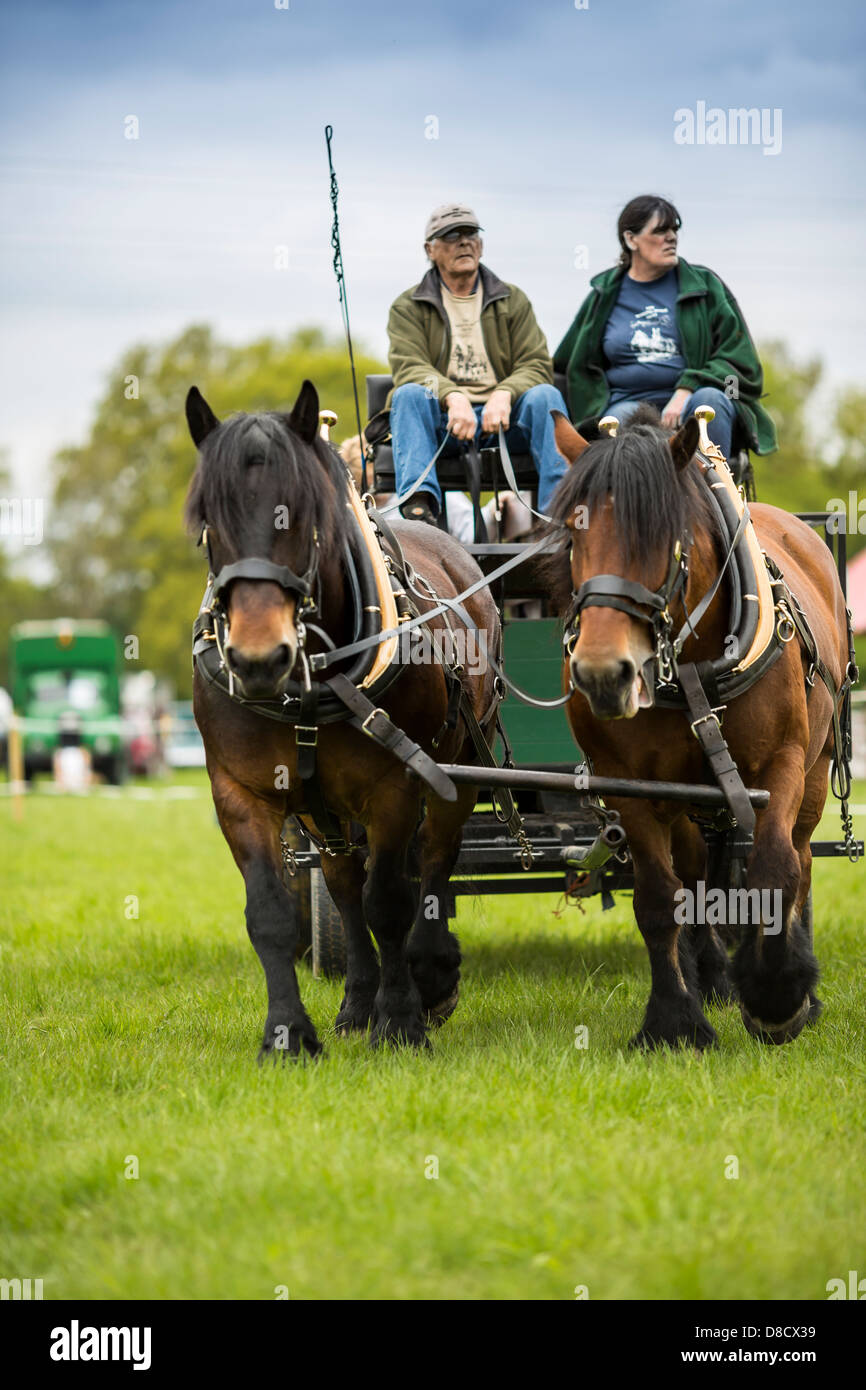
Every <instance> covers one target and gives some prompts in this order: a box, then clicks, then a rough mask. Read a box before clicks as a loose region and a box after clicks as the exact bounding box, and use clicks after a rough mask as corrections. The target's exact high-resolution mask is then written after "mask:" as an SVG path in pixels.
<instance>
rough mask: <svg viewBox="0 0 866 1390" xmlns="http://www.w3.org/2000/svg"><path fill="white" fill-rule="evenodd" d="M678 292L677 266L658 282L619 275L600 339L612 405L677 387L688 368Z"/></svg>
mask: <svg viewBox="0 0 866 1390" xmlns="http://www.w3.org/2000/svg"><path fill="white" fill-rule="evenodd" d="M678 290H679V282H678V278H677V272H676V269H675V268H672V269H671V270H669V271H667V272H666V273H665V274H664V275H662V276H661V277H660V278H659V279H658V280H649V281H642V280H632V278H631V276H630V275H624V276H623V277H622V285H621V287H620V292H619V298H618V299H617V301H616V304H615V305H614V307H613V309H612V310H611V313H610V318H609V319H608V321H607V326H606V328H605V330H604V338H603V340H602V347H603V349H604V355H605V358H606V361H607V366H606V370H605V375H606V377H607V384H608V386H609V387H610V393H611V395H610V404H611V405H613V404H614V403H615V402H616V401H624V400H632V401H633V400H646V399H648V398H649V397H652V396H658V395H659V394H662V393H667V394H668V395H671V394H672V393H673V391H674V390H675V389H676V384H677V381H678V380H679V378H680V376H681V374H682V373H683V372H684V371H685V366H686V363H685V358H684V357H683V355H682V351H681V346H680V339H679V334H678V332H677V315H676V304H677V293H678Z"/></svg>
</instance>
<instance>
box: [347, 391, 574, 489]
mask: <svg viewBox="0 0 866 1390" xmlns="http://www.w3.org/2000/svg"><path fill="white" fill-rule="evenodd" d="M393 384H394V382H393V379H392V378H391V377H390V376H388V375H386V374H384V373H381V374H377V375H375V376H368V377H367V419H368V420H372V418H373V416H374V415H377V414H378V412H379V411H380V410H384V409H385V401H386V400H387V397H388V392H389V391H390V390H391V387H392V386H393ZM554 385H555V386H557V387H558V389H559V390H560V391H561V392H562V395H563V398H564V397H565V377H564V376H560V375H559V373H557V374H556V376H555V377H554ZM372 452H373V490H374V492H396V490H397V485H396V482H395V478H394V454H393V451H392V449H391V444H390V440H389V442H388V443H382V444H377V445H375V446H374V448H373V451H372ZM478 452H479V455H480V458H481V490H482V492H491V491H492V490H493V488H494V487H496V488H498V489H499V490H500V491H502V490H503V489H504V488H507V486H508V484H507V483H506V481H505V475H504V473H503V472H502V464H501V462H500V459H499V449H498V448H495V447H491V448H486V449H479V451H478ZM509 453H510V455H511V462H512V465H513V467H514V476H515V478H516V479H517V483H518V486H519V487H520V488H521V490H524V491H526V492H535V491H536V489H537V487H538V473H537V471H536V468H535V464H534V463H533V461H532V455H531V454H529V453H518V452H517V451H516V450H509ZM436 476H437V477H438V479H439V486H440V488H441V489H442V491H443V492H465V491H466V489H467V487H468V483H467V479H466V468H465V465H464V462H463V456H462V453H459V454H453V455H451V456H450V457H443V458H440V459H439V461H438V463H437V464H436Z"/></svg>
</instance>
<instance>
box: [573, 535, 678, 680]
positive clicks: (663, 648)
mask: <svg viewBox="0 0 866 1390" xmlns="http://www.w3.org/2000/svg"><path fill="white" fill-rule="evenodd" d="M688 577H689V562H688V555H687V553H686V551H685V550H684V549H683V545H682V542H681V541H677V542H676V544H675V545H674V548H673V553H672V555H671V560H670V564H669V566H668V573H667V578H666V579H665V582H664V583H663V584H662V586H661V588H660V589H647V588H646V587H645V585H643V584H639V583H637V581H636V580H634V579H624V578H623V577H622V576H621V575H619V574H595V575H593V576H592V578H591V579H587V580H585V581H584V583H583V584H581V586H580V588H579V589H578V590H577V591H576V592H574V591H573V592H572V596H571V606H570V608H569V613H568V618H567V621H566V625H565V634H564V637H563V642H564V645H565V648H566V650H567V651H568V653H569V654H571V652H572V650H573V648H574V645H575V643H576V642H577V639H578V637H579V635H580V615H581V613H582V611H583V609H584V608H616V609H618V610H619V611H620V612H621V613H627V614H628V615H629V617H630V618H637V619H638V621H640V622H642V623H649V625H650V627H651V628H652V633H653V640H654V642H655V661H656V666H657V671H658V680H659V683H660V684H662V685H670V684H671V683H672V682H673V681H674V680H675V679H676V645H675V643H674V641H673V637H672V633H673V618H672V616H671V611H670V610H671V604H672V603H673V601H674V600H675V599H676V598H677V596H678V595H680V596H682V598H683V599H684V598H685V591H686V585H687V583H688ZM638 603H642V604H644V605H645V606H646V607H648V608H649V609H651V612H649V613H644V612H643V611H642V610H641V609H640V608H636V607H635V604H638Z"/></svg>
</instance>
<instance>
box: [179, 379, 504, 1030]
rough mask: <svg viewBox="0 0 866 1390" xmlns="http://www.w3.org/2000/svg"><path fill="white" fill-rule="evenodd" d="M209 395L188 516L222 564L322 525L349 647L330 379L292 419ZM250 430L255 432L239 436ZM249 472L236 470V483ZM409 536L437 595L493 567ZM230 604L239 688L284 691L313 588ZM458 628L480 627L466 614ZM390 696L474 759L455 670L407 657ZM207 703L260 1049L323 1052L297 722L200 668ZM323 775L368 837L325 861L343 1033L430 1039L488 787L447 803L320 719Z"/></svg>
mask: <svg viewBox="0 0 866 1390" xmlns="http://www.w3.org/2000/svg"><path fill="white" fill-rule="evenodd" d="M196 398H197V399H196ZM196 398H192V397H191V402H190V403H188V411H187V413H188V416H189V418H190V428H191V432H192V435H193V439H194V440H195V442H196V444H198V445H200V446H201V451H202V452H201V458H200V462H199V467H198V470H197V473H196V476H195V478H194V479H193V483H192V486H191V489H190V497H189V500H188V507H187V513H188V520H189V522H190V524H191V526H192V527H194V528H197V527H199V526H200V525H202V524H207V526H208V529H209V540H210V545H211V547H212V553H213V554H214V556H215V557H216V559H215V561H214V569H216V568H217V566H218V565H219V564H225V563H228V562H231V561H234V560H235V559H237V558H242V557H245V556H247V555H251V554H252V555H260V556H263V557H265V558H267V559H270V560H273V561H276V562H277V563H279V564H281V565H287V566H290V567H291V566H294V567H295V569H296V570H298V571H300V570H301V569H302V568H303V562H304V560H305V558H306V556H307V555H308V554H309V548H310V544H311V532H312V525H313V523H314V522H316V524H317V525H318V531H319V580H320V585H319V587H320V592H321V611H320V614H319V615H318V616H317V622H318V623H319V625H320V626H321V627H322V628H323V630H324V631H325V632H327V633H328V635H329V636H330V638H331V639H332V641H333V642H334V643H335V644H336V645H337V646H340V645H342V644H344V643H346V642H349V641H350V640H351V637H352V633H351V630H350V617H351V614H350V613H349V612H348V611H347V601H346V587H345V577H344V571H343V568H342V560H341V550H340V545H339V533H340V525H341V518H342V517H343V516H344V515H345V510H346V500H345V483H344V482H343V478H342V476H341V465H339V464H338V463H336V461H335V456H334V454H333V451H332V450H331V449H330V448H329V447H328V446H327V445H325V444H324V443H323V442H322V441H320V440H319V439H318V438H317V428H318V398H317V397H316V394H315V391H314V389H313V388H312V386H310V384H309V383H305V385H304V389H303V390H302V393H301V396H300V397H299V399H298V402H297V404H296V406H295V409H294V411H293V412H292V415H291V416H279V415H274V416H260V417H248V416H237V417H233V418H232V419H231V420H229V421H227V422H226V423H225V424H224V425H222V426H220V424H219V422H218V421H217V420H216V418H215V417H213V416H212V414H211V412H210V411H209V409H208V407H207V406H206V405H205V403H204V402H203V400H202V398H201V397H198V394H197V393H196ZM257 429H258V431H259V432H261V431H264V432H265V436H266V438H267V441H268V443H267V448H266V451H265V457H264V458H263V457H262V455H261V451H260V450H259V453H258V454H257V453H256V451H255V449H254V448H253V447H252V446H251V445H245V443H244V439H247V438H254V437H255V431H256V430H257ZM232 431H233V432H234V458H233V460H232V458H231V456H230V454H229V455H228V456H229V459H230V462H229V465H228V467H227V465H226V462H225V456H227V451H230V450H231V448H232V442H233V441H232V438H229V437H228V436H229V435H230V434H231V432H232ZM239 431H245V434H244V435H243V437H242V438H240V440H238V433H239ZM260 444H261V441H260ZM221 451H222V455H223V456H224V457H223V458H222V461H221ZM245 451H246V454H247V455H248V457H245V456H244V455H245ZM232 471H234V473H235V475H236V476H235V479H234V492H233V494H230V493H228V492H227V487H228V484H229V483H230V481H231V479H230V474H231V472H232ZM221 478H222V482H221V481H220V479H221ZM287 489H288V492H287ZM221 494H222V502H223V505H222V506H221V505H220V497H221ZM313 494H315V495H313ZM314 503H315V506H314ZM281 504H286V505H288V507H289V510H290V512H291V515H292V518H293V520H292V525H291V526H290V527H289V528H287V529H283V530H277V529H274V524H273V515H274V509H275V508H279V507H280V505H281ZM232 506H234V507H235V508H236V514H235V515H232ZM316 507H317V508H318V510H316ZM342 524H343V525H345V522H342ZM393 529H394V534H395V536H397V538H398V539H399V542H400V544H401V546H402V548H403V552H404V555H405V557H406V559H407V560H408V561H409V562H410V563H411V564H412V565H413V566H414V568H415V570H416V571H417V573H418V574H420V575H423V577H424V579H425V580H426V581H427V582H428V583H429V584H430V585H431V586H432V588H433V589H434V590H435V591H436V593H437V594H439V595H441V596H443V597H446V598H449V597H450V598H453V597H454V596H455V595H457V594H459V593H460V592H462V591H463V590H464V589H466V588H468V587H469V586H470V585H471V584H472V583H473V582H475V581H476V580H477V579H479V578H480V577H481V573H480V570H479V569H478V567H477V565H476V564H475V562H474V560H473V559H472V558H471V557H470V556H469V555H468V554H467V552H466V551H465V550H463V548H462V547H461V546H460V545H459V544H458V543H457V542H456V541H454V540H452V539H451V538H450V537H449V536H447V535H445V534H443V533H442V532H441V531H439V530H437V529H435V528H432V527H428V526H424V525H421V524H419V523H405V522H397V523H395V525H394V528H393ZM415 601H416V604H417V606H418V608H419V610H420V611H421V612H425V611H428V610H429V609H430V608H432V607H433V601H432V600H427V601H426V602H425V600H423V599H422V598H420V597H416V598H415ZM465 606H466V609H467V611H468V612H469V614H470V616H471V618H472V619H473V621H474V622H475V624H476V625H477V628H478V629H479V631H480V633H481V634H482V636H483V640H484V641H486V642H487V643H488V644H489V649H490V650H491V651H492V652H498V649H499V640H500V634H499V617H498V613H497V611H496V606H495V604H494V602H493V600H492V598H491V596H490V593H489V591H488V590H487V589H486V588H482V589H480V590H479V592H478V593H477V594H476V595H474V596H473V597H472V598H470V599H469V600H467V602H466V605H465ZM227 613H228V632H229V638H228V641H227V643H226V657H227V661H228V664H229V667H230V668H231V670H232V672H233V674H234V676H235V679H236V681H237V682H238V684H239V688H240V689H241V690H242V691H243V693H244V694H246V695H248V696H250V697H251V698H252V697H255V698H257V699H268V698H273V697H274V696H276V695H278V694H279V693H280V691H281V689H282V688H283V687H284V685H285V682H286V681H287V680H288V678H289V675H290V673H291V671H292V670H293V669H294V667H295V663H296V660H297V656H298V632H297V625H296V598H295V597H293V596H292V595H291V594H289V593H287V592H286V591H285V590H284V589H283V588H281V587H280V585H279V584H277V583H274V582H271V581H269V580H267V579H244V578H237V579H235V580H234V581H233V582H232V584H231V586H230V588H229V590H228V598H227ZM444 622H445V620H444V618H443V617H442V616H437V617H434V618H432V619H431V620H430V624H429V626H430V628H431V629H437V628H440V627H442V626H443V625H444ZM451 622H452V624H453V626H455V627H456V628H461V627H463V624H462V623H461V622H460V620H459V619H458V618H456V617H453V618H452V619H451ZM464 632H465V629H464ZM324 650H325V644H323V643H321V641H318V642H317V640H316V638H315V636H314V635H313V634H312V633H311V634H310V637H309V640H308V644H307V651H308V652H310V653H313V652H315V651H324ZM344 665H345V663H344ZM478 667H479V669H477V670H474V671H473V670H471V669H467V672H466V674H465V675H464V677H463V681H464V688H465V689H466V691H467V693H468V695H469V698H470V700H471V704H472V708H473V710H474V712H475V715H476V718H478V719H482V718H484V717H485V715H489V712H490V709H491V705H492V703H493V702H494V688H493V671H492V669H491V668H490V667H489V665H487V664H486V663H481V662H479V663H478ZM333 669H341V668H340V667H339V666H338V667H336V668H333ZM379 704H380V705H381V707H382V708H384V709H385V711H386V712H387V714H388V715H389V716H390V718H391V719H392V721H393V722H394V723H395V724H396V725H398V726H399V727H400V728H401V729H403V730H404V732H405V733H406V734H408V735H409V737H410V738H411V739H412V740H413V741H414V742H416V743H418V744H420V746H421V747H422V748H423V749H424V750H425V752H427V753H429V754H431V756H435V757H436V758H437V759H438V760H439V761H442V762H457V761H473V760H474V756H475V755H474V750H473V748H472V745H471V743H469V741H468V735H467V730H466V728H465V725H464V722H463V720H462V718H460V719H458V723H457V727H456V728H453V729H450V728H449V729H443V724H444V721H445V717H446V712H447V706H448V691H447V686H446V680H445V676H444V672H443V670H442V667H441V665H439V664H437V663H435V662H433V663H431V664H419V665H415V664H407V665H406V666H405V669H404V670H403V671H402V672H401V674H400V676H399V678H398V679H397V680H396V682H395V683H394V684H393V685H392V686H390V687H389V689H388V690H387V692H386V693H385V694H384V695H383V696H382V697H381V699H380V700H379ZM194 707H195V715H196V721H197V723H198V725H199V728H200V730H201V733H202V737H203V739H204V744H205V750H206V754H207V767H208V772H209V774H210V779H211V787H212V792H213V798H214V805H215V807H216V812H217V816H218V819H219V823H220V826H221V828H222V831H223V834H224V835H225V838H226V840H227V841H228V844H229V846H230V848H231V851H232V854H233V855H234V858H235V861H236V863H237V865H238V868H239V870H240V872H241V874H242V875H243V877H244V881H245V885H246V890H247V907H246V918H247V927H248V931H249V934H250V938H251V941H252V943H253V946H254V947H255V949H256V951H257V953H258V955H259V957H260V959H261V962H262V965H263V967H264V970H265V975H266V979H267V988H268V1017H267V1022H266V1026H265V1033H264V1039H263V1043H262V1050H261V1054H260V1056H261V1055H267V1054H269V1053H271V1052H274V1051H275V1050H276V1051H280V1050H282V1051H283V1053H284V1055H293V1054H297V1053H299V1052H300V1051H301V1049H302V1048H303V1049H306V1051H307V1052H308V1053H310V1054H313V1055H314V1054H315V1053H317V1052H318V1051H319V1050H320V1043H319V1041H318V1038H317V1036H316V1032H315V1029H314V1028H313V1025H312V1023H311V1021H310V1019H309V1017H308V1016H307V1013H306V1011H305V1009H304V1007H303V1004H302V1002H301V998H300V992H299V989H298V983H297V978H296V975H295V968H294V960H295V947H296V943H297V923H296V922H295V920H294V908H293V902H292V899H291V897H290V895H289V894H288V892H287V891H286V888H285V885H284V883H283V879H282V859H281V845H280V832H281V828H282V825H283V822H284V820H285V817H286V816H287V815H299V816H301V817H302V819H303V820H304V821H305V824H307V825H308V827H309V828H311V829H314V828H315V826H314V822H313V820H312V819H311V818H310V816H309V811H310V807H309V806H308V805H307V802H306V799H305V798H306V793H305V790H304V788H303V786H302V783H301V780H300V778H299V775H298V759H297V744H296V738H295V730H294V727H293V726H292V725H290V724H287V723H278V722H276V721H273V720H271V719H268V718H266V717H263V716H262V715H260V714H258V713H256V712H255V711H254V710H252V709H249V708H247V707H245V706H244V705H242V704H240V703H237V702H236V701H233V700H232V699H230V698H229V696H228V695H227V694H226V693H225V692H224V691H223V690H222V689H221V688H220V687H218V686H216V685H214V684H210V683H208V682H207V681H206V680H204V679H203V678H202V676H201V674H200V672H198V671H197V673H196V677H195V682H194ZM488 727H490V724H489V720H488ZM437 736H438V742H437V743H436V744H435V745H434V740H436V739H437ZM434 747H435V753H434ZM317 775H318V780H319V786H320V788H321V792H322V796H323V799H324V802H325V804H326V805H327V807H328V809H329V810H330V811H331V813H332V814H333V815H334V816H335V817H336V818H337V819H338V820H339V821H340V823H341V825H342V826H343V827H345V829H344V833H346V834H347V835H348V830H349V825H350V823H351V822H357V823H359V824H361V825H362V826H363V827H364V829H365V831H366V844H365V845H364V847H363V848H359V849H355V850H353V851H352V852H351V853H349V854H341V855H336V856H330V855H326V854H323V855H322V859H321V866H322V870H323V873H324V876H325V881H326V883H327V886H328V890H329V892H330V894H331V897H332V898H333V900H334V902H335V904H336V906H337V908H338V909H339V911H340V914H341V917H342V921H343V926H344V929H345V934H346V944H347V974H346V990H345V996H344V999H343V1003H342V1006H341V1008H340V1012H339V1014H338V1016H337V1021H336V1027H337V1031H338V1032H344V1031H346V1030H349V1029H359V1030H365V1029H366V1028H367V1027H368V1026H369V1025H370V1024H371V1023H372V1025H373V1032H372V1041H373V1042H374V1043H378V1042H382V1041H385V1040H391V1039H393V1040H399V1041H408V1042H411V1043H414V1044H423V1043H424V1042H425V1041H426V1028H425V1022H426V1021H427V1020H428V1019H436V1020H437V1021H440V1020H441V1019H442V1018H444V1017H447V1016H448V1014H449V1013H450V1012H451V1011H452V1009H453V1007H454V1002H455V1000H456V994H457V987H458V979H459V963H460V951H459V946H458V943H457V939H456V937H455V936H454V934H453V933H451V932H450V931H449V930H448V923H447V913H446V904H447V885H448V880H449V877H450V874H451V871H452V869H453V866H454V863H455V861H456V858H457V855H458V853H459V848H460V841H461V832H462V826H463V823H464V822H465V820H466V819H467V817H468V816H469V815H470V813H471V811H472V809H473V806H474V804H475V799H476V796H477V789H476V788H474V787H468V786H465V785H463V786H460V787H459V788H458V789H457V798H456V800H455V801H450V802H449V801H445V800H443V799H442V798H440V797H439V796H436V795H435V794H434V793H433V792H432V791H430V790H429V789H428V788H426V787H422V785H421V783H420V782H419V781H418V780H417V779H415V778H410V777H409V776H407V774H406V770H405V768H404V766H403V764H402V763H400V762H399V761H398V760H397V759H396V758H395V757H394V755H393V754H391V753H389V752H387V751H386V750H384V749H383V748H381V747H379V746H378V745H376V744H374V743H373V741H372V740H371V739H369V738H367V737H366V736H365V734H364V733H362V732H360V731H359V730H358V729H355V728H352V727H350V726H349V725H347V724H345V723H330V724H324V725H322V726H321V728H320V729H319V735H318V747H317ZM422 803H423V808H424V809H423V817H422ZM410 846H411V847H413V853H414V852H415V851H417V866H418V873H419V877H420V894H419V893H418V892H416V890H415V889H414V888H413V885H412V882H411V880H410V874H409V862H408V858H409V854H410ZM410 930H411V939H409V941H408V944H407V937H408V936H409V932H410ZM371 932H372V935H373V937H374V938H375V940H376V944H377V946H378V955H377V952H376V950H375V949H374V946H373V942H372V940H371V936H370V933H371Z"/></svg>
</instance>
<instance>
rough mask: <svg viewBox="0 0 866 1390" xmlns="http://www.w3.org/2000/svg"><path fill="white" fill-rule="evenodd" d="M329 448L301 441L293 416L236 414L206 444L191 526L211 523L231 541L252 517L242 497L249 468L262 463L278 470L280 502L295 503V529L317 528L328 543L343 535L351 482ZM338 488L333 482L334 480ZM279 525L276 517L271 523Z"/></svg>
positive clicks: (193, 490)
mask: <svg viewBox="0 0 866 1390" xmlns="http://www.w3.org/2000/svg"><path fill="white" fill-rule="evenodd" d="M332 455H333V451H332V450H331V449H330V448H329V446H327V445H325V444H324V443H323V441H321V440H319V439H316V440H314V441H313V443H312V444H306V443H305V442H304V441H303V440H301V439H300V438H299V437H298V436H297V434H296V433H295V431H294V430H293V429H292V427H291V423H290V420H289V416H288V415H287V414H284V413H281V412H277V411H272V412H269V413H266V414H258V415H247V414H238V415H232V416H230V417H229V418H228V419H227V420H225V421H223V423H222V424H221V425H220V427H219V429H217V430H214V431H213V432H212V433H211V434H209V435H208V436H207V438H206V439H205V440H204V441H203V442H202V445H201V450H200V457H199V463H198V467H197V469H196V472H195V474H194V476H193V480H192V483H191V484H190V490H189V496H188V498H187V505H186V520H187V525H188V526H189V527H190V529H191V530H193V531H195V530H197V529H198V528H199V527H200V526H201V525H202V523H204V522H206V523H207V524H208V525H210V526H213V527H214V528H215V529H216V530H217V531H218V533H219V534H220V535H221V536H222V537H223V539H224V540H225V541H226V542H227V543H229V544H231V543H232V542H238V541H239V540H241V536H240V532H241V530H242V529H243V525H244V523H245V522H248V521H249V518H248V517H247V516H246V515H244V514H243V512H242V508H241V506H240V498H241V496H242V494H243V490H244V488H245V487H246V473H247V469H248V468H249V467H251V466H252V465H254V464H261V465H263V466H264V467H265V468H268V469H272V470H273V471H274V483H275V484H276V487H277V490H278V492H279V494H280V500H281V501H282V502H284V503H286V504H287V505H288V506H289V510H290V520H291V526H292V529H294V527H295V526H297V527H298V528H299V529H305V530H310V529H311V528H312V527H313V526H316V527H317V529H318V531H319V534H320V536H321V537H322V539H323V540H324V541H325V542H326V543H328V542H333V541H335V540H338V539H340V538H342V535H343V533H344V529H345V510H346V509H345V507H344V506H343V505H342V500H341V499H342V495H343V491H344V490H345V482H344V478H343V474H342V469H341V467H340V466H337V460H336V456H335V455H333V457H332ZM329 478H330V481H331V483H332V484H333V486H334V488H335V489H336V505H334V492H333V491H332V490H331V488H329V486H328V479H329ZM269 524H271V525H273V518H271V519H270V523H269Z"/></svg>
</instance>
